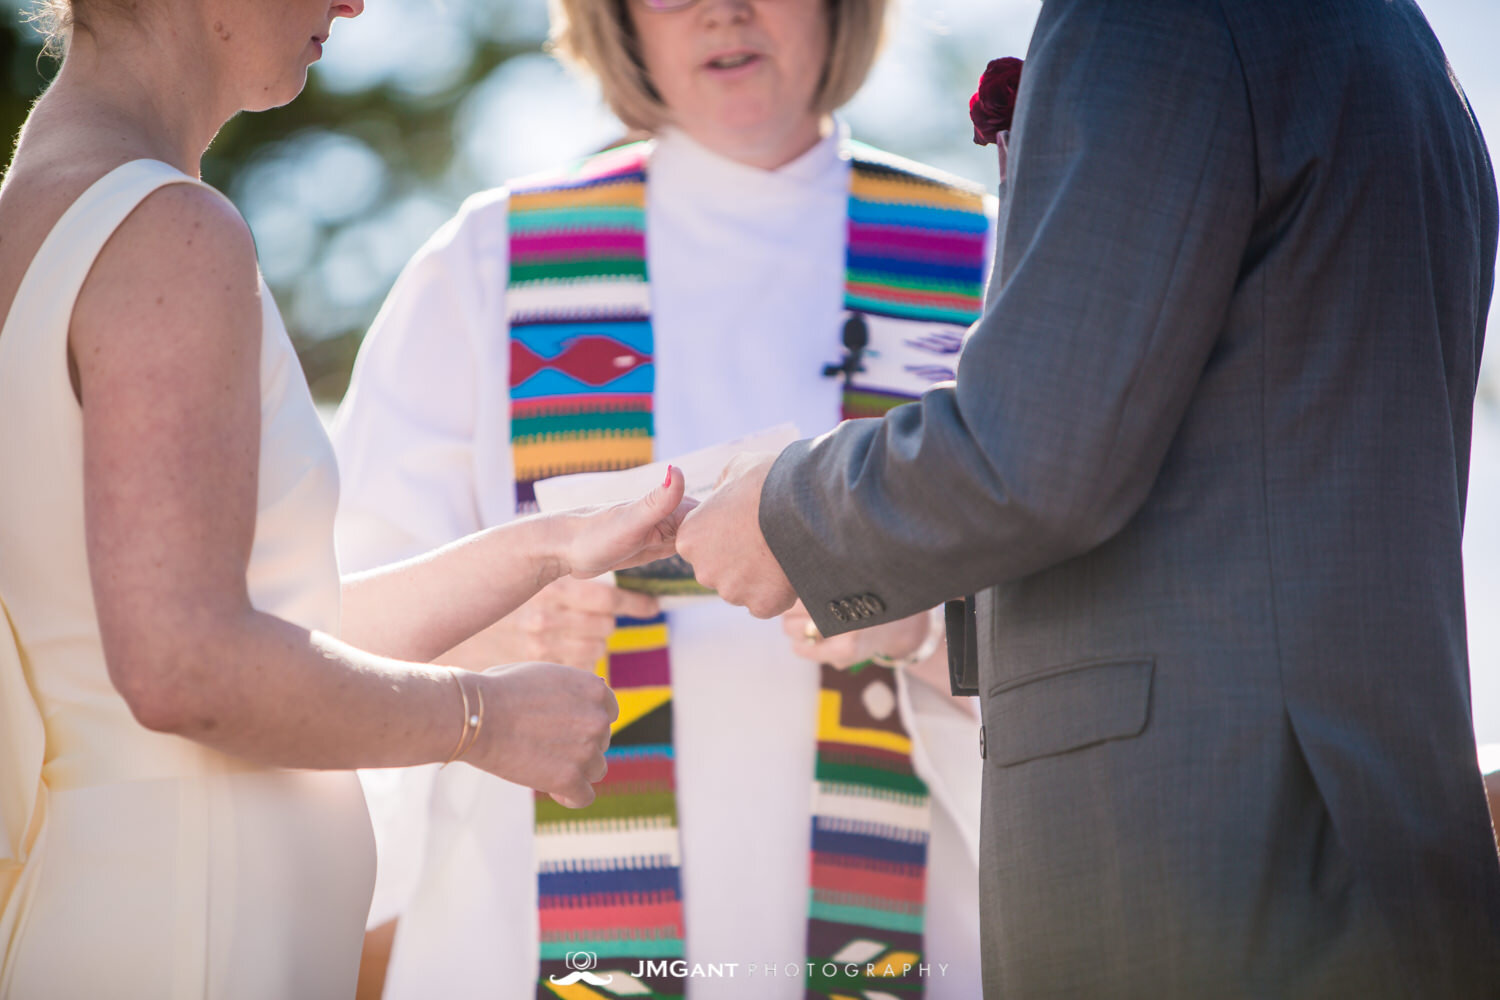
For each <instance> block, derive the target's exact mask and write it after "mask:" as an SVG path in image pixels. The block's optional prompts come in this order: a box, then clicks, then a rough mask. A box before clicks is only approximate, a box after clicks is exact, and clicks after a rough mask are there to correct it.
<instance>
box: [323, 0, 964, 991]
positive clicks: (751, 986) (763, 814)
mask: <svg viewBox="0 0 1500 1000" xmlns="http://www.w3.org/2000/svg"><path fill="white" fill-rule="evenodd" d="M875 6H876V7H880V6H882V5H880V4H875ZM720 8H723V9H724V10H725V11H728V13H727V14H725V15H724V16H732V17H746V18H749V21H747V22H745V23H746V24H757V25H758V24H760V20H763V18H764V15H765V13H766V12H765V11H764V10H763V9H762V8H761V7H760V5H759V4H756V3H754V2H753V0H752V2H751V3H749V4H725V3H724V2H723V0H703V2H702V3H700V4H699V5H696V6H693V7H690V8H688V9H686V10H681V11H676V12H662V13H657V12H651V13H648V14H643V15H639V16H638V17H637V21H638V22H642V23H644V21H645V20H649V19H650V18H662V19H671V18H688V17H714V16H718V15H716V14H715V13H714V11H715V10H719V9H720ZM745 11H748V13H745ZM643 19H644V20H643ZM651 23H653V24H656V23H658V22H651ZM649 30H654V29H651V28H648V31H649ZM685 30H692V29H691V26H688V27H687V29H685ZM743 30H744V31H745V34H746V37H752V36H753V37H760V38H762V39H764V38H766V37H775V36H777V35H778V29H777V28H776V27H774V26H773V27H770V28H767V29H766V30H765V31H764V33H763V35H762V36H754V33H753V32H751V31H750V30H749V28H748V27H747V28H745V29H743ZM759 45H760V48H761V49H764V50H767V51H770V50H771V49H772V48H773V46H771V45H770V44H767V43H766V42H764V40H762V41H761V42H760V43H759ZM650 52H651V49H650V46H647V54H648V61H649V58H650ZM767 58H770V57H769V56H767ZM865 65H866V66H867V65H868V59H867V60H866V63H865ZM863 72H864V69H863V68H861V69H860V71H859V76H860V77H861V78H862V76H863ZM818 75H819V74H814V75H813V76H814V79H813V81H812V84H809V86H811V85H813V84H816V82H817V81H816V77H817V76H818ZM855 86H857V81H856V82H855ZM848 90H849V93H852V90H853V88H852V87H850V88H848ZM606 95H607V96H608V90H606ZM843 96H844V97H847V94H845V95H843ZM615 103H616V104H617V110H619V108H618V103H619V102H618V101H617V102H615ZM803 117H806V118H807V119H808V122H809V123H810V124H811V127H812V130H811V132H809V133H807V134H806V136H805V138H804V141H802V142H801V144H800V148H796V149H795V150H794V155H790V156H787V157H785V158H784V162H781V163H778V164H776V165H775V166H774V167H767V166H764V165H761V164H759V163H748V162H744V161H745V159H755V157H738V156H735V155H728V153H726V151H724V149H723V148H722V147H723V145H724V144H723V143H721V142H716V141H715V138H716V137H715V136H714V134H713V133H712V130H710V129H702V130H698V131H700V132H702V133H703V134H704V135H705V136H706V137H707V141H705V140H704V139H702V138H700V137H699V136H698V135H695V134H691V133H690V132H689V131H688V128H686V127H679V126H670V125H662V124H660V123H657V127H656V128H655V130H654V141H653V142H652V143H651V144H649V146H648V147H646V149H645V151H644V152H643V153H642V154H641V159H642V162H643V163H644V167H643V172H644V174H645V180H644V185H645V192H644V202H645V212H644V229H645V233H646V258H647V260H646V265H647V266H646V270H647V272H648V273H649V308H650V328H651V332H652V338H653V345H652V352H651V353H652V365H651V367H652V368H653V370H654V387H653V389H652V395H651V398H652V411H651V423H652V431H653V436H654V441H653V445H654V454H655V457H656V458H658V459H670V458H671V457H672V456H675V455H680V454H684V453H687V452H690V451H693V450H696V449H700V448H704V447H707V446H710V445H714V444H718V443H720V442H724V441H727V440H731V439H734V438H738V437H742V436H744V435H746V434H749V433H752V432H755V431H758V430H762V429H764V428H767V427H771V426H774V425H778V424H783V423H786V422H793V423H795V424H796V426H797V427H798V428H799V429H800V430H801V431H802V432H804V433H814V432H818V431H822V430H825V429H828V428H830V427H832V426H833V425H834V424H835V423H836V422H837V421H838V420H839V419H840V416H841V413H842V412H844V409H843V408H844V406H845V404H846V398H845V385H844V383H843V381H842V380H841V379H840V378H831V377H828V376H827V375H826V374H825V372H824V369H825V366H827V365H829V364H830V363H837V362H839V361H840V360H841V357H842V355H843V353H844V351H845V348H844V346H843V345H842V344H841V342H840V331H841V329H842V328H843V327H844V325H845V323H846V321H847V320H848V318H849V316H850V310H849V294H850V293H849V288H850V263H849V241H850V211H851V209H850V206H851V183H852V181H851V177H852V172H853V170H854V169H855V168H854V166H853V162H854V160H855V159H856V158H857V157H856V154H855V153H854V152H852V150H853V149H854V145H853V144H851V142H850V141H849V138H848V136H847V134H846V130H845V129H844V128H843V127H842V126H841V125H839V124H837V123H835V122H834V121H833V120H832V119H831V118H830V117H828V115H827V114H826V113H825V111H822V110H816V111H815V113H811V114H804V116H803ZM678 118H679V120H687V121H691V118H690V116H678ZM627 120H628V119H627ZM714 146H719V147H720V148H718V149H716V148H714ZM859 148H860V149H861V150H864V152H863V153H860V154H858V155H864V156H875V158H876V159H877V160H878V159H880V158H879V156H878V155H876V154H875V153H874V151H870V150H868V148H867V147H859ZM887 163H889V164H895V166H893V167H891V168H890V169H891V170H894V171H896V173H893V174H892V175H891V176H893V177H895V176H899V177H900V178H905V179H907V180H910V181H911V182H912V183H920V184H922V185H925V186H926V187H924V190H928V189H930V190H931V191H932V192H936V193H935V194H933V195H932V196H933V197H939V196H947V192H948V190H949V188H948V186H947V185H948V184H949V183H950V182H949V181H948V180H947V179H944V178H941V177H940V176H939V175H937V174H936V172H931V171H924V170H922V168H919V167H918V166H917V165H914V164H903V163H902V162H901V161H897V160H895V158H888V159H886V160H881V161H880V163H879V164H878V165H877V166H878V169H879V170H886V169H887V167H886V164H887ZM907 170H911V171H915V172H913V173H910V174H909V175H908V174H907V173H903V172H902V171H907ZM882 176H883V175H882ZM953 183H957V182H953ZM960 187H961V185H960ZM960 187H955V188H954V190H959V189H960ZM510 194H511V190H510V189H509V188H503V189H499V190H494V191H489V192H484V193H481V194H479V195H476V196H474V197H473V198H471V199H470V200H469V201H468V202H467V203H466V204H465V205H464V207H463V209H462V210H461V211H460V213H459V214H458V216H457V217H456V218H454V219H453V220H452V221H451V222H450V223H449V224H448V225H446V226H445V227H443V229H442V230H440V231H439V232H438V233H437V234H436V235H435V236H434V237H433V238H432V240H431V241H429V243H428V244H427V245H426V246H425V247H424V248H423V249H422V250H421V251H420V252H419V253H418V255H417V256H416V258H415V259H414V260H413V261H412V262H411V264H410V265H409V266H408V267H407V268H406V270H405V272H404V273H403V275H402V276H401V278H400V279H399V281H398V282H397V284H396V287H395V288H394V290H393V291H392V293H391V296H390V298H389V300H388V301H387V303H386V304H385V307H384V308H383V309H382V311H381V313H380V315H379V317H378V318H377V320H376V322H375V324H374V326H373V327H372V329H371V331H370V333H369V335H368V337H367V339H366V341H365V344H364V347H363V349H362V350H361V353H360V357H359V360H358V363H357V365H356V367H355V373H354V379H353V382H352V384H351V386H350V389H349V392H348V395H347V396H346V398H345V402H344V404H343V407H342V408H341V410H340V413H339V416H338V418H337V421H336V424H335V430H334V440H335V445H336V448H337V451H338V455H339V461H340V468H341V475H342V498H341V506H340V513H339V523H338V545H339V555H340V560H341V563H342V566H343V568H344V569H345V570H346V571H351V570H357V569H359V568H360V567H363V566H368V565H375V564H377V563H380V562H383V561H388V560H390V559H399V558H402V557H404V556H408V555H412V554H416V553H419V552H422V551H424V550H425V549H427V548H429V547H431V546H432V545H434V544H441V543H443V542H445V541H448V540H450V539H454V538H458V537H460V536H462V535H464V534H465V533H467V532H470V531H473V530H476V529H478V528H481V527H484V526H486V525H491V524H498V523H503V522H505V521H507V520H509V519H511V518H513V517H514V516H516V514H517V491H516V485H517V484H516V472H515V456H514V454H513V449H512V430H513V428H512V426H511V415H512V403H513V400H512V398H511V396H512V391H511V390H512V371H511V367H512V366H511V361H512V349H513V343H514V342H513V340H512V338H511V337H510V336H508V327H509V322H510V318H511V317H512V315H513V313H514V310H513V309H512V308H511V306H513V305H514V303H507V292H508V290H509V288H510V287H511V283H512V274H511V268H510V263H511V260H510V255H511V247H512V233H511V231H510V220H511V219H512V218H513V211H512V210H513V208H514V206H513V205H512V204H511V201H512V199H511V197H510ZM976 199H977V196H976ZM975 204H982V206H983V207H982V215H981V221H980V227H979V228H980V230H981V231H982V239H983V257H984V262H986V263H987V260H988V255H989V252H990V243H991V241H992V238H993V233H992V228H993V225H992V222H993V203H992V200H991V199H987V198H986V199H984V200H983V202H982V203H981V202H979V201H977V200H976V202H975ZM986 219H987V220H988V221H985V220H986ZM986 271H987V268H986ZM879 322H880V321H879V320H878V319H872V320H871V323H872V327H873V328H875V329H876V331H877V332H878V331H879V329H880V327H879V326H878V323H879ZM931 329H933V330H940V329H944V328H942V327H936V326H935V327H932V328H931ZM954 329H956V330H957V331H958V332H959V333H961V330H962V327H961V326H959V327H956V328H954ZM956 336H957V334H954V339H955V340H956ZM939 339H941V338H939ZM907 349H908V348H904V347H900V346H899V345H898V344H895V343H894V342H893V344H892V346H891V347H890V349H889V351H888V354H890V355H892V356H890V357H887V359H886V360H887V361H889V362H894V361H897V360H904V361H908V362H911V364H909V365H907V367H911V368H921V369H923V376H922V377H924V378H928V379H931V378H937V377H940V376H941V374H942V373H941V371H940V370H935V369H936V368H940V366H934V365H933V364H930V363H928V364H925V365H924V364H922V362H923V361H924V360H925V361H928V362H930V361H931V360H932V358H931V354H930V351H929V352H928V353H927V354H924V353H923V352H922V350H920V349H913V350H915V353H914V354H912V356H911V357H909V358H905V357H897V356H896V352H897V351H900V350H907ZM956 349H957V348H956V343H954V344H952V345H948V346H944V347H942V348H941V350H942V351H947V352H956ZM940 357H941V355H940ZM948 363H949V364H951V363H952V358H951V353H950V355H949V357H948ZM667 620H668V625H669V629H670V662H671V688H672V702H673V706H672V720H673V729H674V732H673V743H674V746H675V780H676V801H677V811H678V818H679V824H680V838H681V895H682V898H683V905H684V913H685V924H686V935H685V938H686V955H685V958H686V960H687V961H688V962H689V963H690V964H691V963H704V964H707V963H720V964H723V963H738V968H737V969H736V971H735V973H734V974H733V975H722V976H718V977H715V978H688V979H687V982H686V989H687V995H688V996H689V997H692V998H697V1000H702V998H731V997H744V998H752V997H753V998H756V1000H774V998H777V997H788V998H791V997H797V998H800V997H802V996H803V995H804V993H803V991H804V981H803V979H802V977H801V976H800V975H799V976H789V975H787V974H786V969H785V966H787V965H788V964H797V965H799V966H800V965H801V964H802V963H803V962H804V960H805V959H806V958H807V956H808V950H807V949H808V943H807V935H808V919H809V917H808V913H809V831H810V829H811V823H812V820H813V813H814V805H813V796H812V789H813V788H814V785H815V782H814V765H815V748H816V746H817V740H818V711H819V704H820V677H819V668H818V666H817V664H816V663H813V662H809V660H808V659H806V658H805V651H804V655H803V656H799V655H797V653H798V650H797V646H798V644H799V643H802V642H804V641H805V640H803V639H801V638H800V637H789V636H788V635H787V634H786V631H785V630H784V628H783V625H782V624H781V623H778V622H777V621H758V620H756V619H754V618H752V617H751V616H750V615H749V614H748V613H746V612H744V611H742V610H740V609H736V608H731V607H729V606H727V605H725V604H723V603H722V602H719V601H716V600H714V599H706V600H703V601H700V602H698V603H695V604H693V605H691V606H688V607H682V608H674V609H673V610H671V611H670V612H669V613H668V615H667ZM916 632H917V633H925V628H921V629H916ZM937 632H938V633H940V632H941V629H940V628H938V629H937ZM906 634H907V635H912V634H914V632H913V629H912V628H908V629H907V630H906ZM919 637H920V636H919ZM925 645H926V646H927V649H926V650H924V652H926V653H928V654H929V655H926V656H924V657H923V659H924V661H925V662H924V663H923V664H921V665H920V666H919V665H912V666H911V667H910V668H902V669H898V670H896V672H895V677H896V684H895V688H896V690H895V694H896V711H897V713H898V714H899V717H900V720H901V723H902V724H903V726H904V728H905V730H906V732H908V733H909V734H910V738H911V760H912V766H913V768H914V769H915V771H916V774H917V775H918V776H919V777H920V778H921V780H922V781H923V782H925V784H926V786H927V789H928V791H929V792H930V795H931V828H930V840H929V841H928V849H927V861H926V888H925V930H924V934H923V937H924V940H925V947H924V949H923V952H922V956H921V960H922V963H923V965H924V966H925V967H927V974H926V975H925V976H924V977H923V986H924V988H925V991H926V995H927V996H928V997H932V998H955V1000H958V998H962V1000H972V998H973V997H976V996H978V995H979V993H980V986H979V983H980V961H979V938H978V909H977V905H978V904H977V890H976V885H977V863H978V860H977V857H978V855H977V848H978V817H979V786H980V765H981V761H980V756H979V752H980V751H979V726H978V719H977V715H976V713H975V712H974V710H973V708H972V703H971V702H969V701H968V700H967V699H955V698H953V697H951V696H950V695H949V694H948V693H947V692H946V689H945V688H946V685H945V681H944V678H945V677H946V669H945V666H944V652H943V650H942V649H941V648H937V649H933V648H932V643H926V644H925ZM873 648H879V647H878V645H877V646H875V647H873ZM884 651H885V652H887V653H890V654H892V655H893V656H894V657H895V658H897V659H900V658H901V657H902V656H904V655H906V654H909V653H910V652H911V649H910V648H909V647H908V648H906V649H899V650H884ZM365 782H366V790H367V796H368V798H369V800H370V806H371V812H372V816H373V819H374V823H375V828H376V837H377V847H378V853H379V871H378V877H377V888H376V894H375V902H374V904H373V908H372V911H371V915H370V926H371V927H379V926H381V925H384V924H387V923H388V922H390V921H393V920H394V921H396V922H397V929H396V936H395V942H394V946H393V949H392V954H391V960H390V965H389V969H388V974H387V980H386V990H385V996H386V997H388V998H405V997H412V998H418V997H429V996H434V995H443V996H446V997H453V998H459V997H500V998H507V1000H508V998H522V997H531V996H535V995H537V993H536V991H537V982H538V979H537V969H538V963H539V953H540V950H541V948H540V941H539V933H540V932H539V928H538V917H537V914H538V883H537V878H538V876H537V867H536V856H535V850H534V845H535V833H534V824H535V819H536V817H535V812H534V803H533V795H532V793H530V792H529V791H528V790H526V789H523V788H520V787H517V786H514V785H510V784H507V783H506V782H503V781H500V780H498V779H494V778H491V777H489V776H487V775H482V774H479V773H478V772H475V771H473V770H472V769H469V768H465V767H454V768H449V769H447V770H444V771H441V772H438V771H436V770H434V769H430V768H428V769H418V770H412V771H405V772H372V773H367V774H366V775H365ZM752 964H753V965H755V966H757V967H758V971H757V972H756V973H754V974H751V973H750V971H749V969H748V966H750V965H752ZM770 965H776V966H780V967H781V969H780V971H779V972H778V973H777V974H776V975H769V974H768V971H767V968H766V967H767V966H770Z"/></svg>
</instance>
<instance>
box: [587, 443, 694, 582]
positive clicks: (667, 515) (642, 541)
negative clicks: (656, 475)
mask: <svg viewBox="0 0 1500 1000" xmlns="http://www.w3.org/2000/svg"><path fill="white" fill-rule="evenodd" d="M684 488H685V484H684V483H683V477H682V470H681V469H678V468H675V467H672V466H668V467H667V478H666V481H665V482H663V483H662V484H661V485H660V486H657V487H654V488H653V489H652V490H651V492H650V493H647V494H646V495H645V496H643V497H641V498H640V499H639V500H628V501H621V502H620V503H614V504H606V505H604V506H599V507H585V508H582V509H579V510H573V511H566V512H564V513H562V514H559V515H557V516H558V517H559V519H560V521H561V523H563V525H564V527H565V530H566V531H567V535H566V536H565V537H566V538H567V547H566V549H565V552H566V560H567V566H568V572H569V573H570V574H571V575H573V576H576V577H580V578H582V579H590V578H592V577H596V576H599V575H600V574H601V573H607V572H609V571H610V570H612V569H624V568H626V567H628V566H640V565H642V564H644V563H649V562H654V561H655V560H657V559H665V558H667V557H668V556H671V555H673V554H674V553H675V552H676V551H677V527H678V525H680V524H681V523H682V519H683V518H684V517H685V516H687V512H688V511H689V510H691V509H692V508H693V507H694V506H696V503H695V502H694V501H692V500H686V501H685V500H684V499H683V491H684Z"/></svg>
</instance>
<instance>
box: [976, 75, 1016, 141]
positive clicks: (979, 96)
mask: <svg viewBox="0 0 1500 1000" xmlns="http://www.w3.org/2000/svg"><path fill="white" fill-rule="evenodd" d="M1020 89H1021V60H1019V59H1016V58H1014V57H1012V56H1006V57H1005V58H1004V59H991V60H990V64H989V65H988V66H986V67H985V68H984V74H983V75H982V76H980V78H979V89H978V90H976V91H974V96H973V97H971V98H969V120H970V121H972V122H973V123H974V144H975V145H976V146H988V145H989V144H990V143H992V142H997V141H998V140H997V139H996V136H998V135H999V134H1000V133H1001V132H1007V131H1009V130H1010V120H1011V118H1012V117H1013V116H1014V115H1015V113H1016V91H1018V90H1020Z"/></svg>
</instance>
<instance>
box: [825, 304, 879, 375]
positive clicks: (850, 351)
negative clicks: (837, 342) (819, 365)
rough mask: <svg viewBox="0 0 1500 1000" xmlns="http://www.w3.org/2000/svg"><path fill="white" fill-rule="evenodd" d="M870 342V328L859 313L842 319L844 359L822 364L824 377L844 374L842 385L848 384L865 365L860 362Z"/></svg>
mask: <svg viewBox="0 0 1500 1000" xmlns="http://www.w3.org/2000/svg"><path fill="white" fill-rule="evenodd" d="M869 343H870V329H869V327H867V326H866V325H865V318H864V316H862V315H861V314H859V313H854V314H852V315H851V316H850V317H849V318H848V319H847V320H845V321H844V360H843V361H841V362H839V363H838V364H828V365H824V366H823V377H824V378H836V377H837V376H839V375H843V376H844V385H845V386H848V385H849V383H850V381H851V380H852V379H853V378H854V373H855V372H862V371H864V370H865V366H864V365H863V364H861V363H860V359H861V358H862V357H863V356H864V353H865V347H866V346H867V345H868V344H869Z"/></svg>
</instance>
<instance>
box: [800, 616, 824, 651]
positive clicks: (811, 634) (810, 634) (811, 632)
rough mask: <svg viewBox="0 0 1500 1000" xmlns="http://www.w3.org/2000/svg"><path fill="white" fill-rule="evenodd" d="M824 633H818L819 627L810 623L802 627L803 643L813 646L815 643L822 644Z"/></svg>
mask: <svg viewBox="0 0 1500 1000" xmlns="http://www.w3.org/2000/svg"><path fill="white" fill-rule="evenodd" d="M822 639H823V633H822V632H819V631H818V626H816V625H814V624H813V623H812V622H808V623H807V624H806V625H803V626H802V641H803V642H805V643H807V644H808V645H809V646H811V645H812V644H813V643H815V642H821V641H822Z"/></svg>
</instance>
